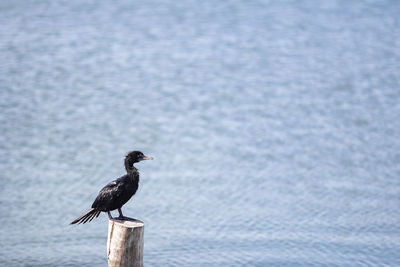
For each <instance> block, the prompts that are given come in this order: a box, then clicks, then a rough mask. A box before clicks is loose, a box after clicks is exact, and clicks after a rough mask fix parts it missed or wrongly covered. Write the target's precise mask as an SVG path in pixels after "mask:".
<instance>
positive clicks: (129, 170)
mask: <svg viewBox="0 0 400 267" xmlns="http://www.w3.org/2000/svg"><path fill="white" fill-rule="evenodd" d="M126 172H127V173H128V174H130V173H136V172H138V170H137V169H136V168H135V166H133V164H132V166H126Z"/></svg>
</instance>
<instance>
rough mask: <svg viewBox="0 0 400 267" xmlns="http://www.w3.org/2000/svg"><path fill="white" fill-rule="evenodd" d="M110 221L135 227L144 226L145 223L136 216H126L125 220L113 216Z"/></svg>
mask: <svg viewBox="0 0 400 267" xmlns="http://www.w3.org/2000/svg"><path fill="white" fill-rule="evenodd" d="M109 222H113V223H117V224H121V225H123V226H125V227H129V228H135V227H143V226H144V223H143V222H142V221H139V220H137V219H134V218H129V217H125V218H124V219H123V220H122V219H118V218H113V219H111V220H109Z"/></svg>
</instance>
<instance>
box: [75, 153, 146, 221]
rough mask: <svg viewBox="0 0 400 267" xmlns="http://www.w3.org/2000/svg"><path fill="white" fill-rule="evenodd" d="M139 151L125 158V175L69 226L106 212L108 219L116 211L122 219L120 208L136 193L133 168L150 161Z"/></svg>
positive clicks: (135, 176) (115, 181)
mask: <svg viewBox="0 0 400 267" xmlns="http://www.w3.org/2000/svg"><path fill="white" fill-rule="evenodd" d="M151 159H153V158H152V157H146V156H145V155H143V153H142V152H140V151H132V152H130V153H129V154H128V155H126V157H125V169H126V172H127V174H125V175H124V176H122V177H120V178H118V179H116V180H114V181H112V182H110V183H109V184H107V185H106V186H105V187H103V189H101V190H100V192H99V195H98V196H97V197H96V199H95V200H94V202H93V204H92V208H91V209H90V210H88V211H87V212H86V213H84V214H82V215H81V216H79V217H78V218H76V219H75V220H74V221H73V222H71V224H75V223H86V222H90V221H91V220H93V218H95V217H96V218H97V217H99V215H100V213H101V212H102V211H103V212H107V213H108V218H110V219H112V218H113V217H112V216H111V213H110V211H111V210H115V209H118V212H119V217H118V218H119V219H123V218H124V215H122V211H121V207H122V206H123V205H124V204H125V203H126V202H127V201H128V200H129V199H130V198H131V197H132V196H133V195H134V194H135V193H136V191H137V189H138V187H139V172H138V170H137V169H136V168H135V167H134V166H133V164H134V163H136V162H139V161H141V160H151Z"/></svg>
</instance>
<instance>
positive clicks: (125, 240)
mask: <svg viewBox="0 0 400 267" xmlns="http://www.w3.org/2000/svg"><path fill="white" fill-rule="evenodd" d="M143 236H144V223H143V222H141V221H139V220H136V219H131V218H126V219H124V220H118V219H112V220H109V221H108V239H107V259H108V266H109V267H126V266H134V267H143Z"/></svg>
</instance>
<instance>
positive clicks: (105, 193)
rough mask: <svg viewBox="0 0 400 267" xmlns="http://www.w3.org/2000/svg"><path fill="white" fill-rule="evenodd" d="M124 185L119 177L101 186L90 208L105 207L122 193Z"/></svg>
mask: <svg viewBox="0 0 400 267" xmlns="http://www.w3.org/2000/svg"><path fill="white" fill-rule="evenodd" d="M124 190H125V187H124V185H123V183H121V181H120V180H119V179H117V180H115V181H112V182H110V183H109V184H107V185H106V186H105V187H103V188H102V189H101V190H100V192H99V194H98V195H97V197H96V199H95V201H94V202H93V204H92V208H98V209H107V208H109V206H110V205H111V204H112V203H115V202H116V200H117V199H118V198H119V197H120V196H121V195H122V194H123V192H124Z"/></svg>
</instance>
